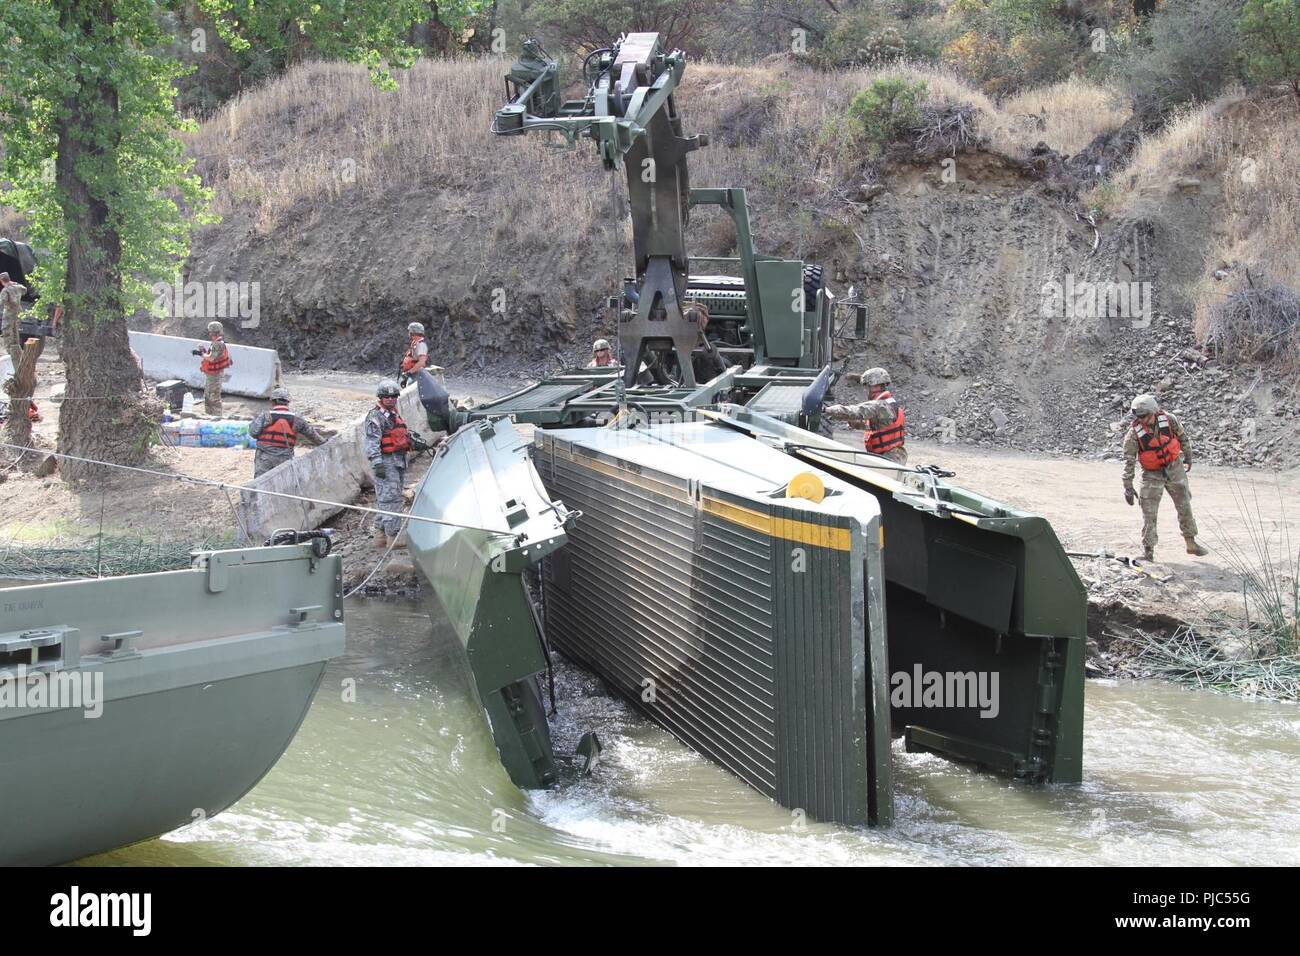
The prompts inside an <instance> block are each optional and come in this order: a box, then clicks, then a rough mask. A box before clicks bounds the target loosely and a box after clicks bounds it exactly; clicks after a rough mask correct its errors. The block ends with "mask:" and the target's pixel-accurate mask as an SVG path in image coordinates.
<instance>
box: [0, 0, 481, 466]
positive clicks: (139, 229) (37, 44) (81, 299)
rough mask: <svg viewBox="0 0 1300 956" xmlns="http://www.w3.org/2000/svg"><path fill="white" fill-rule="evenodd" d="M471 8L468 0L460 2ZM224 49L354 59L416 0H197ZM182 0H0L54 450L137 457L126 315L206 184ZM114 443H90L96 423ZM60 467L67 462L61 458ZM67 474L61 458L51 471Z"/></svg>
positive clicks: (9, 172)
mask: <svg viewBox="0 0 1300 956" xmlns="http://www.w3.org/2000/svg"><path fill="white" fill-rule="evenodd" d="M462 2H464V3H467V4H472V3H473V2H474V0H462ZM198 4H199V8H200V9H201V11H202V12H203V13H205V14H206V15H208V16H209V17H211V18H212V20H213V21H214V22H215V23H216V24H217V25H218V28H219V29H220V31H221V34H222V36H223V38H224V39H225V40H226V42H227V43H229V44H230V45H231V47H232V48H237V47H241V46H244V47H245V48H247V47H251V46H253V45H256V46H258V47H260V48H264V49H267V50H270V51H286V50H289V49H290V48H292V47H293V46H294V45H295V44H298V43H306V44H309V45H311V46H312V47H313V48H314V49H316V50H318V51H320V52H322V53H324V54H328V55H331V56H335V57H339V58H343V59H347V60H351V61H353V62H359V63H364V64H366V65H367V66H368V67H369V68H370V70H371V73H372V75H373V76H374V77H375V78H376V79H377V80H378V81H380V82H382V83H385V84H392V83H393V78H392V76H391V74H390V72H389V68H390V66H403V65H405V64H407V63H408V62H409V61H410V58H411V56H413V53H412V51H411V49H410V47H409V46H408V45H407V44H406V43H405V41H404V40H403V36H404V35H405V33H406V31H407V30H408V29H409V28H410V25H411V23H412V22H413V20H414V19H415V18H417V17H421V16H424V15H427V13H428V7H427V6H426V5H425V4H423V3H420V2H418V0H321V2H316V3H309V4H303V3H301V2H298V0H198ZM181 6H182V0H5V2H4V3H3V4H0V86H3V93H4V96H3V97H0V120H2V121H3V125H4V129H3V141H4V148H5V149H4V160H3V166H2V167H0V179H3V180H6V181H7V182H8V184H9V185H8V188H7V189H5V191H4V192H3V193H0V202H3V203H4V204H5V205H7V206H10V207H13V208H16V209H17V210H19V211H20V212H21V213H22V215H23V217H24V218H25V219H26V221H27V223H28V226H29V233H30V239H31V240H32V242H33V245H34V246H36V247H38V248H40V249H42V250H44V251H45V253H46V255H44V256H43V257H42V260H41V265H40V267H39V268H38V270H37V273H36V280H37V282H38V283H39V286H40V288H41V290H42V292H43V293H44V294H45V295H46V296H47V297H49V298H50V299H51V301H61V302H62V303H63V305H64V328H65V341H64V356H65V358H66V360H67V362H68V390H67V400H66V401H65V404H64V411H63V413H62V414H61V415H60V421H59V443H60V450H61V451H64V452H68V453H72V454H76V453H77V452H79V451H85V450H87V449H90V450H96V451H97V452H98V453H100V454H104V455H106V456H112V457H115V458H117V459H118V460H130V459H139V457H141V456H142V455H143V454H144V453H145V451H146V450H147V446H148V442H149V438H150V434H151V433H152V424H151V422H150V421H149V418H148V416H147V415H145V414H143V411H142V408H141V406H140V405H139V398H138V390H139V385H140V375H139V372H138V370H137V369H136V367H135V364H134V362H133V361H131V358H130V352H129V348H128V345H127V337H126V317H127V316H128V315H129V314H131V313H132V312H134V311H135V309H136V308H137V307H138V306H140V305H142V304H143V300H144V297H145V295H146V294H147V290H148V289H149V287H150V286H151V285H152V284H153V283H154V282H157V281H160V280H164V281H165V280H170V279H171V278H172V277H173V276H174V275H175V274H176V272H177V271H178V270H179V267H180V265H181V263H182V262H183V260H184V259H185V257H186V256H187V255H188V252H189V242H190V232H191V230H192V229H193V227H194V225H195V224H196V223H201V222H204V221H207V220H208V215H207V205H208V200H209V195H208V192H207V191H206V190H205V189H204V188H203V186H202V184H201V183H200V181H199V179H198V177H197V176H196V175H195V174H194V171H193V165H192V162H191V160H189V159H188V158H186V157H185V155H184V152H183V147H182V144H181V142H180V139H179V137H178V135H177V134H178V133H179V132H181V131H183V130H185V129H187V128H188V124H187V123H186V121H185V120H184V119H182V117H181V116H180V115H179V114H178V112H177V110H176V81H177V79H178V78H179V77H180V76H181V75H182V74H183V72H184V71H185V70H186V69H187V67H185V66H182V65H181V64H180V63H179V62H178V61H177V60H176V59H175V58H174V57H173V56H171V55H170V52H169V51H170V46H171V41H172V39H173V38H172V37H171V36H169V35H167V34H166V33H165V31H164V30H163V29H162V28H161V26H160V24H161V22H162V15H163V14H166V13H175V12H177V11H178V10H179V9H180V8H181ZM110 434H115V435H117V437H118V440H117V441H116V442H115V443H112V444H105V443H104V437H105V436H106V435H110ZM71 470H72V471H73V472H74V473H75V472H76V471H77V469H76V468H73V469H71ZM66 473H68V471H67V470H66V469H65V474H66Z"/></svg>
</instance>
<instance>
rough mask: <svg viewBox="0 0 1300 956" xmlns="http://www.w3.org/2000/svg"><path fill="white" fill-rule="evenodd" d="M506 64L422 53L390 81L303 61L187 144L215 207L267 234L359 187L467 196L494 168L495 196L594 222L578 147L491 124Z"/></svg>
mask: <svg viewBox="0 0 1300 956" xmlns="http://www.w3.org/2000/svg"><path fill="white" fill-rule="evenodd" d="M501 72H502V64H501V63H500V62H499V61H495V60H489V59H480V60H454V61H449V60H438V61H432V60H426V61H421V62H420V63H419V64H417V66H416V67H415V68H414V69H412V70H410V71H407V72H405V73H402V74H400V75H399V77H398V79H399V83H400V88H399V90H398V91H397V92H394V93H385V92H383V91H381V90H379V89H377V88H376V87H375V86H374V85H373V84H372V83H371V82H370V80H369V78H368V76H367V74H366V71H365V70H364V69H362V68H359V67H353V66H349V65H346V64H340V63H312V64H307V65H304V66H302V67H300V68H298V69H295V70H292V71H290V72H289V73H287V74H285V75H283V76H281V77H279V78H278V79H276V80H275V81H273V82H272V83H270V84H268V85H266V86H264V87H261V88H259V89H257V90H254V91H252V92H249V93H246V94H243V95H241V96H240V97H238V98H237V99H235V100H233V101H232V102H230V103H229V104H227V105H226V106H225V107H224V108H222V109H221V110H220V111H219V112H218V113H217V114H216V115H215V116H214V117H213V118H212V119H210V120H208V121H207V122H205V123H204V124H203V125H202V127H201V128H200V129H199V131H198V132H197V133H195V134H193V135H192V136H190V138H189V142H188V146H189V149H190V151H191V153H192V154H193V155H194V156H196V157H197V159H198V167H199V171H200V173H201V174H202V175H203V177H204V180H205V182H207V183H208V184H209V185H214V186H216V193H217V210H216V211H217V212H219V213H221V214H223V215H226V214H229V213H230V212H232V211H233V210H234V209H235V208H237V207H238V208H242V209H243V210H244V211H245V212H246V213H250V214H251V215H250V218H251V220H252V223H253V227H254V229H256V230H257V231H258V232H259V233H262V234H269V233H271V232H273V231H274V230H275V229H277V228H279V227H281V226H283V225H285V224H286V223H287V222H291V221H295V220H296V219H297V217H298V216H299V215H300V214H301V213H302V212H303V211H304V209H305V208H309V207H310V206H312V205H314V204H317V203H325V202H331V201H335V200H339V199H340V198H343V197H344V196H345V195H346V194H348V193H349V192H350V191H351V190H354V189H355V190H361V191H364V192H375V191H387V190H390V189H394V188H395V187H397V188H400V187H409V186H421V187H425V188H428V189H429V190H431V191H449V192H451V193H453V194H458V195H460V196H463V197H466V198H467V199H468V198H470V197H472V196H473V195H474V193H475V192H476V190H477V188H478V186H479V185H480V184H481V183H482V182H483V181H484V180H485V179H486V178H488V177H491V178H492V180H493V181H494V183H496V184H502V185H503V186H504V188H497V187H496V186H494V189H493V192H492V197H493V201H494V202H495V203H500V204H504V205H509V206H514V207H517V208H519V209H533V210H534V211H535V212H536V213H537V215H536V216H533V217H530V218H534V219H536V220H537V221H538V222H545V221H548V220H549V221H554V217H556V216H560V215H564V216H565V217H567V218H568V219H569V220H570V221H576V222H578V223H579V225H582V224H590V223H591V222H592V221H593V220H594V219H595V218H596V216H597V206H599V205H600V203H599V202H597V201H596V200H593V199H592V197H591V196H590V194H589V192H585V191H583V190H574V189H573V185H574V180H573V173H574V170H573V168H572V166H573V164H574V163H575V162H577V161H576V160H574V159H573V158H572V156H571V154H569V153H567V152H563V151H558V150H551V149H547V148H545V145H544V143H543V142H542V140H541V138H527V139H521V140H518V141H516V142H514V143H511V144H509V145H508V148H507V147H506V144H503V143H502V142H500V141H499V140H498V139H497V138H496V137H494V136H493V135H492V134H491V133H490V132H489V123H490V122H491V119H492V114H493V112H494V111H495V110H496V109H497V107H499V106H500V105H501V103H500V101H501V89H502V83H501ZM584 159H585V164H584V165H585V166H587V167H590V166H592V165H593V164H592V163H591V160H590V157H589V156H588V157H584ZM512 167H513V171H512ZM511 183H513V185H511ZM397 194H398V195H400V192H399V193H397ZM539 205H540V207H541V208H538V207H539ZM491 211H492V210H490V209H487V210H484V212H488V213H490V212H491ZM507 218H508V217H507Z"/></svg>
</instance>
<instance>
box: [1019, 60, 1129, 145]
mask: <svg viewBox="0 0 1300 956" xmlns="http://www.w3.org/2000/svg"><path fill="white" fill-rule="evenodd" d="M1001 109H1002V112H1003V113H1005V114H1007V115H1008V116H1009V117H1012V118H1013V119H1026V120H1030V121H1031V122H1032V123H1033V124H1034V125H1035V126H1036V127H1037V128H1038V129H1039V130H1040V132H1041V136H1042V139H1043V141H1044V142H1045V143H1047V145H1048V146H1051V147H1052V148H1053V149H1055V150H1057V151H1059V152H1061V153H1066V154H1069V155H1073V154H1075V153H1077V152H1079V151H1080V150H1081V149H1083V148H1084V147H1085V146H1087V145H1088V144H1089V143H1091V142H1092V141H1093V140H1094V139H1096V138H1097V137H1098V136H1100V135H1101V134H1102V133H1107V132H1110V131H1111V130H1115V129H1119V128H1120V127H1121V126H1123V125H1124V123H1125V122H1126V121H1127V120H1128V118H1129V116H1131V115H1132V110H1130V109H1129V107H1128V106H1127V105H1124V104H1122V103H1121V102H1120V101H1119V100H1118V99H1117V98H1116V97H1115V94H1114V92H1113V91H1112V90H1110V89H1108V88H1107V87H1104V86H1098V85H1097V84H1095V83H1089V82H1087V81H1086V80H1082V79H1079V78H1078V77H1070V78H1069V79H1068V80H1064V81H1062V82H1060V83H1053V84H1052V85H1051V86H1044V87H1041V88H1039V89H1036V90H1026V91H1025V92H1023V93H1018V94H1016V95H1015V96H1013V97H1011V98H1009V99H1007V100H1005V101H1003V103H1002V107H1001Z"/></svg>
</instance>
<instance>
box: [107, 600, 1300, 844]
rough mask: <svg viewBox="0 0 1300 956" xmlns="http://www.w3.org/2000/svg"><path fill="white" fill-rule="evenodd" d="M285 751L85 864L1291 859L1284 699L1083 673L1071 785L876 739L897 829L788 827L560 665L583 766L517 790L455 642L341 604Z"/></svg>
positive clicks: (1295, 747) (413, 619)
mask: <svg viewBox="0 0 1300 956" xmlns="http://www.w3.org/2000/svg"><path fill="white" fill-rule="evenodd" d="M347 620H348V650H347V653H346V655H345V656H344V657H342V658H340V659H339V660H336V661H334V662H332V663H331V664H330V666H329V668H328V670H327V671H326V674H325V678H324V681H323V683H322V685H321V689H320V692H319V694H318V696H317V698H316V702H315V703H314V704H313V706H312V708H311V711H310V713H309V714H308V715H307V718H306V720H305V722H304V723H303V726H302V728H301V730H300V731H299V733H298V736H297V738H296V739H295V740H294V742H293V743H292V744H291V745H290V747H289V750H288V752H287V753H286V754H285V755H284V757H283V758H282V759H281V760H280V762H279V763H278V764H277V765H276V766H275V768H274V769H273V770H272V771H271V772H270V773H269V774H268V775H267V777H266V778H265V779H264V780H263V781H262V782H261V783H260V784H259V785H258V786H257V787H256V788H255V789H254V790H253V791H252V792H251V793H250V794H249V795H248V796H246V797H245V798H244V799H243V800H241V801H240V802H239V803H237V804H235V806H233V807H232V808H230V809H229V810H227V811H226V812H225V813H223V814H220V815H219V816H217V817H215V818H213V819H211V820H207V821H204V822H201V823H197V824H194V825H192V826H189V827H187V828H185V829H183V830H180V831H177V832H175V833H172V834H169V835H167V836H165V837H163V838H161V839H158V840H151V841H149V842H147V843H143V844H139V845H137V846H134V847H130V848H127V849H124V850H118V851H115V852H112V853H107V854H103V855H101V856H98V857H93V858H90V859H88V860H86V861H85V862H87V863H96V864H109V865H112V864H124V865H191V864H197V865H219V866H236V865H262V864H314V865H327V866H339V865H392V864H398V865H410V864H414V865H430V864H434V865H436V864H443V863H454V864H506V865H510V864H537V863H548V864H565V863H568V864H592V863H596V864H602V863H616V864H663V863H676V864H742V865H744V864H748V865H755V864H777V865H780V864H991V863H1000V864H1018V863H1025V864H1027V863H1034V864H1126V865H1161V864H1293V865H1294V864H1296V863H1297V862H1300V708H1298V707H1295V706H1293V705H1289V704H1275V703H1253V702H1249V701H1244V700H1240V699H1236V698H1232V697H1227V696H1222V695H1218V694H1213V693H1210V692H1208V691H1198V690H1187V689H1184V688H1181V687H1176V686H1172V685H1167V684H1160V683H1150V682H1142V683H1115V682H1105V681H1102V682H1099V681H1089V682H1088V684H1087V690H1086V700H1087V706H1086V713H1087V717H1086V725H1085V729H1084V761H1085V762H1084V774H1085V780H1084V782H1083V783H1082V784H1081V785H1078V786H1073V787H1059V788H1046V789H1035V788H1029V787H1024V786H1020V785H1016V784H1013V783H1010V782H1008V781H1006V780H1003V779H1000V778H996V777H992V776H989V775H985V774H980V773H976V772H974V771H972V770H970V769H968V768H966V767H963V766H959V765H955V764H950V763H948V762H947V761H945V760H943V759H941V758H938V757H934V756H931V755H924V754H908V753H905V752H903V751H902V749H901V746H900V745H899V744H898V742H896V747H895V755H894V761H895V764H894V767H895V786H896V799H897V823H896V825H895V826H893V827H892V828H890V829H888V830H880V831H877V830H868V829H850V828H846V827H841V826H835V825H828V824H819V823H801V822H800V821H798V820H795V819H794V818H793V817H792V814H791V812H790V811H789V810H786V809H784V808H782V807H779V806H777V805H776V804H774V803H772V802H771V801H769V800H767V799H766V798H764V797H762V796H760V795H759V794H757V793H756V792H755V791H753V790H751V789H749V788H748V787H747V786H745V785H744V784H742V783H741V782H740V781H739V780H737V779H736V778H734V777H732V776H731V775H730V774H728V773H727V772H726V771H723V770H721V769H720V768H718V767H716V766H714V765H713V764H711V763H709V762H708V761H706V760H705V759H704V758H702V757H699V756H697V755H696V754H694V753H693V752H692V751H690V750H688V749H687V748H686V747H685V746H684V745H683V744H681V743H679V742H678V741H677V740H676V739H675V738H673V737H672V736H670V735H669V734H668V733H667V732H665V731H663V730H660V729H659V728H658V727H657V726H655V725H654V724H652V723H650V722H649V721H648V720H646V719H645V718H643V717H641V716H640V715H638V714H636V713H635V712H634V711H632V710H631V709H630V708H629V707H628V706H626V705H625V704H623V703H622V702H621V701H620V700H618V699H615V698H612V697H610V696H608V695H607V694H606V692H605V691H604V690H603V688H602V686H601V684H600V682H599V681H598V680H596V679H595V678H592V677H591V676H589V675H587V674H586V673H585V672H583V671H581V670H580V669H578V668H576V667H574V666H572V665H567V666H566V665H565V664H564V663H563V662H560V663H559V664H558V668H557V683H558V696H559V710H560V713H559V715H558V717H556V718H553V722H552V730H553V736H554V738H555V744H556V752H557V753H569V754H571V753H572V752H573V749H574V747H575V746H576V744H577V740H578V738H579V737H580V736H581V734H582V733H584V732H585V731H587V730H594V731H596V732H597V733H598V734H599V735H600V737H601V740H602V742H603V743H604V745H605V752H604V755H603V758H602V760H601V762H600V764H599V766H598V767H597V769H596V771H595V773H594V775H592V776H590V777H582V776H580V775H579V773H578V768H577V763H576V760H570V761H569V763H568V765H567V767H566V768H565V777H566V779H565V780H564V782H563V784H562V786H560V787H559V788H558V789H556V790H553V791H548V792H544V793H524V792H522V791H520V790H518V789H517V788H515V787H514V785H513V784H511V782H510V780H509V778H508V777H507V776H506V773H505V771H504V770H503V769H502V768H501V765H500V763H499V762H498V760H497V756H496V751H495V749H494V747H493V744H492V737H491V733H490V731H489V730H488V726H487V722H486V719H485V718H484V717H483V715H482V712H481V711H480V710H479V708H478V707H477V705H476V704H475V702H474V698H473V696H472V693H471V691H470V685H469V682H468V674H467V673H466V672H464V671H463V669H462V665H461V663H460V649H459V645H458V643H457V641H456V638H455V636H454V634H453V633H452V632H451V629H450V627H449V626H447V624H446V623H445V622H444V621H442V620H441V618H440V616H439V615H438V614H437V612H436V611H435V614H434V618H433V622H432V623H431V619H430V614H429V613H428V609H427V608H426V607H425V606H423V605H421V604H419V603H415V602H409V601H381V600H355V601H351V602H349V606H348V619H347Z"/></svg>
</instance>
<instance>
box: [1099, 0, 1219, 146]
mask: <svg viewBox="0 0 1300 956" xmlns="http://www.w3.org/2000/svg"><path fill="white" fill-rule="evenodd" d="M1240 9H1241V0H1169V2H1168V3H1166V4H1164V5H1163V6H1161V7H1160V9H1159V10H1157V11H1156V12H1155V13H1154V14H1152V15H1151V17H1150V18H1149V20H1148V21H1147V24H1146V26H1145V27H1144V28H1141V29H1139V30H1137V31H1136V32H1135V33H1134V34H1133V37H1132V39H1131V40H1130V41H1129V42H1128V43H1127V44H1126V46H1125V48H1124V49H1122V50H1121V52H1120V55H1119V57H1118V58H1117V60H1116V68H1115V79H1116V81H1117V83H1118V84H1119V86H1120V87H1121V89H1123V91H1124V93H1125V94H1126V95H1127V96H1128V98H1129V100H1130V102H1131V103H1132V104H1133V112H1134V114H1135V115H1136V116H1137V117H1138V118H1139V119H1140V120H1141V121H1142V122H1143V123H1144V124H1147V125H1154V124H1155V123H1157V122H1159V121H1161V120H1163V119H1164V118H1165V117H1166V116H1168V115H1169V113H1170V111H1172V110H1173V109H1174V108H1176V107H1178V106H1181V105H1183V104H1185V103H1204V102H1208V101H1209V100H1210V99H1211V98H1213V97H1214V95H1215V94H1216V93H1218V92H1219V91H1220V90H1222V89H1223V88H1224V87H1225V86H1226V85H1227V84H1228V83H1229V82H1230V81H1231V80H1233V79H1234V78H1235V77H1236V58H1237V48H1238V40H1239V37H1238V34H1237V27H1236V19H1237V14H1238V12H1239V11H1240Z"/></svg>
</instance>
